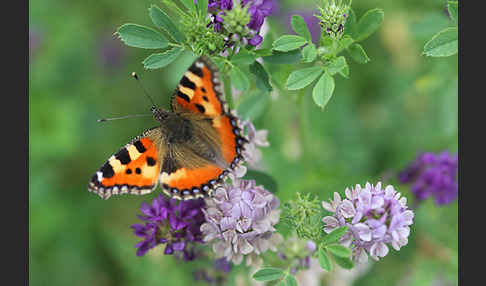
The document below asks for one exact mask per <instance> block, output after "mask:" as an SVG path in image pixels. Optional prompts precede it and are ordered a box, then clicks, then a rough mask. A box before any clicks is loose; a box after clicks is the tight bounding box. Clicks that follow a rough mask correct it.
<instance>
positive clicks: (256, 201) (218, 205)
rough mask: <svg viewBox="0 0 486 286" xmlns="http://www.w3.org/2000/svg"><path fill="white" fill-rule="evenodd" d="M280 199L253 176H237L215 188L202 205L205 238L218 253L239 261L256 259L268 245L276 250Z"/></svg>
mask: <svg viewBox="0 0 486 286" xmlns="http://www.w3.org/2000/svg"><path fill="white" fill-rule="evenodd" d="M278 206H279V200H278V199H277V197H275V196H274V195H273V194H272V193H270V192H269V191H267V190H265V189H264V188H263V187H262V186H256V185H255V181H253V180H249V181H246V180H238V179H234V180H233V182H232V184H224V185H223V186H221V187H218V188H217V189H216V190H215V191H214V195H213V197H212V198H208V199H206V208H204V209H203V212H204V216H205V217H206V223H204V224H203V225H201V231H202V233H203V235H204V241H205V242H210V241H213V240H214V239H216V240H215V242H214V243H213V244H212V248H213V251H214V252H215V253H216V256H217V257H225V258H226V259H228V260H231V261H232V262H233V263H234V264H240V263H241V261H242V260H243V256H244V255H246V256H247V264H251V263H252V262H256V259H257V255H259V254H261V253H263V252H265V251H267V250H268V249H269V248H270V249H272V250H274V251H276V248H275V246H276V244H278V243H279V242H280V241H281V240H282V237H281V236H280V235H279V234H274V232H275V228H274V227H273V226H274V225H275V224H276V223H277V222H278V221H279V219H280V210H278V209H277V208H278Z"/></svg>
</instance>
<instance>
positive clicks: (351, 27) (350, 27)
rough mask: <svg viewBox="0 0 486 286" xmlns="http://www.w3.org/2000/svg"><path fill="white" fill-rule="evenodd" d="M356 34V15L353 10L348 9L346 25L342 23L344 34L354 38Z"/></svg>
mask: <svg viewBox="0 0 486 286" xmlns="http://www.w3.org/2000/svg"><path fill="white" fill-rule="evenodd" d="M355 33H356V14H355V13H354V11H353V9H351V8H350V9H349V11H348V17H347V18H346V23H344V34H345V35H350V36H351V37H353V38H354V36H355Z"/></svg>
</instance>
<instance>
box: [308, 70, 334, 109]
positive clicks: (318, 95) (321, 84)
mask: <svg viewBox="0 0 486 286" xmlns="http://www.w3.org/2000/svg"><path fill="white" fill-rule="evenodd" d="M333 92H334V78H333V77H332V76H330V75H329V73H327V72H326V73H325V74H323V75H322V76H321V78H320V79H319V81H318V82H317V83H316V85H315V86H314V89H313V90H312V98H313V99H314V102H315V103H316V104H317V106H319V107H320V108H324V107H325V106H326V105H327V102H328V101H329V99H331V96H332V93H333Z"/></svg>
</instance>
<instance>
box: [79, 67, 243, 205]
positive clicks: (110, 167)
mask: <svg viewBox="0 0 486 286" xmlns="http://www.w3.org/2000/svg"><path fill="white" fill-rule="evenodd" d="M222 97H223V94H222V87H221V85H220V83H219V79H218V78H217V70H216V69H215V68H214V66H212V64H211V62H210V61H209V60H208V59H207V58H205V57H201V58H199V59H198V60H196V61H195V62H194V63H193V64H192V65H191V67H190V68H189V69H188V71H187V72H186V73H185V74H184V76H183V78H182V79H181V81H180V83H179V85H178V87H177V89H176V91H175V93H174V95H173V97H172V104H171V109H172V110H165V109H158V108H155V107H153V108H152V113H153V116H154V119H155V120H156V121H157V122H158V123H159V125H158V126H156V127H153V128H151V129H149V130H147V131H145V132H144V133H143V134H141V135H140V136H138V137H136V138H135V139H133V140H132V141H131V142H130V143H128V144H127V145H125V146H124V147H122V148H121V149H120V150H119V151H118V152H117V153H115V154H114V155H113V156H111V157H110V158H109V159H108V160H107V161H106V163H105V164H104V165H103V166H102V167H101V168H100V169H99V170H98V171H97V172H96V173H95V174H94V175H93V177H92V179H91V181H90V183H89V185H88V190H89V191H92V192H95V193H97V194H98V195H99V196H101V197H102V198H104V199H107V198H109V197H110V196H111V195H114V194H115V195H116V194H124V193H130V194H139V195H140V194H146V193H150V192H151V191H153V190H154V189H155V188H156V186H157V184H158V183H160V185H161V187H162V189H163V191H164V193H166V194H167V195H168V196H170V197H174V198H177V199H192V198H198V197H204V196H207V195H210V193H211V191H212V190H213V189H214V188H215V187H216V186H217V185H218V184H219V183H221V182H222V181H223V180H224V178H225V177H226V176H227V175H228V174H229V172H230V171H232V170H234V169H235V168H236V167H237V166H238V165H239V164H240V163H242V162H243V156H242V155H241V154H242V151H243V150H244V145H245V143H246V142H247V139H246V138H245V137H244V136H243V135H242V130H241V127H240V125H239V124H240V123H239V119H238V118H237V117H236V115H235V114H234V113H233V112H231V111H230V110H229V109H228V107H227V106H226V104H225V102H224V100H223V98H222Z"/></svg>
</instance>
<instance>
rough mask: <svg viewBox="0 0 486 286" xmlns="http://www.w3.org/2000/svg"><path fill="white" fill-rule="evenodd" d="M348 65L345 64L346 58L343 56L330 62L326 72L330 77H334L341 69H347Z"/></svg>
mask: <svg viewBox="0 0 486 286" xmlns="http://www.w3.org/2000/svg"><path fill="white" fill-rule="evenodd" d="M347 66H348V64H347V63H346V58H344V57H343V56H340V57H337V58H335V59H334V60H333V61H332V62H330V63H329V65H328V66H327V72H328V73H329V74H330V75H335V74H336V73H338V72H340V71H341V70H342V69H344V68H345V67H347Z"/></svg>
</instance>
